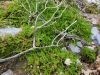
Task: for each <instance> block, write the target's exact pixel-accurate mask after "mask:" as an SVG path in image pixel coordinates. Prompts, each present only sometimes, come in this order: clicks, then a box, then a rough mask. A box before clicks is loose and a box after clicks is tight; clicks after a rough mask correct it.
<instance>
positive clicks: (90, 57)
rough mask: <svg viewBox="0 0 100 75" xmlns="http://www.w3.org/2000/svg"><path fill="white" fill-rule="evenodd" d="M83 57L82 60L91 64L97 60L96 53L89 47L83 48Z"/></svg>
mask: <svg viewBox="0 0 100 75" xmlns="http://www.w3.org/2000/svg"><path fill="white" fill-rule="evenodd" d="M81 55H82V59H83V60H85V61H86V62H89V63H91V62H94V60H95V59H96V51H95V50H91V49H90V48H88V47H83V48H82V50H81Z"/></svg>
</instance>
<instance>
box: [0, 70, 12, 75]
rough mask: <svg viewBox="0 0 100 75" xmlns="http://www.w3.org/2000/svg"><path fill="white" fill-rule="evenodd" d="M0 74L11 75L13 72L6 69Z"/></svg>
mask: <svg viewBox="0 0 100 75" xmlns="http://www.w3.org/2000/svg"><path fill="white" fill-rule="evenodd" d="M1 75H13V72H12V71H11V70H10V69H8V70H7V71H6V72H4V73H2V74H1Z"/></svg>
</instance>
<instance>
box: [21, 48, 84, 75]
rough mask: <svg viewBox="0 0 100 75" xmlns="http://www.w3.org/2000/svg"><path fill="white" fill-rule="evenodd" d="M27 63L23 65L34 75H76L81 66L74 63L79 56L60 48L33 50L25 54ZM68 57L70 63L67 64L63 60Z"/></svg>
mask: <svg viewBox="0 0 100 75" xmlns="http://www.w3.org/2000/svg"><path fill="white" fill-rule="evenodd" d="M25 58H26V60H27V64H26V65H24V66H23V69H26V70H27V71H28V72H29V73H31V74H34V75H39V74H40V73H41V74H43V75H60V73H62V75H78V74H79V73H80V70H81V68H82V66H80V65H77V64H76V59H78V58H79V57H78V56H77V55H76V54H75V53H73V52H72V51H61V50H60V48H56V47H53V48H45V49H42V50H41V49H40V50H34V51H32V52H30V53H27V54H26V55H25ZM67 58H69V59H70V60H71V61H72V63H71V64H70V65H69V66H66V65H65V64H64V61H65V60H66V59H67Z"/></svg>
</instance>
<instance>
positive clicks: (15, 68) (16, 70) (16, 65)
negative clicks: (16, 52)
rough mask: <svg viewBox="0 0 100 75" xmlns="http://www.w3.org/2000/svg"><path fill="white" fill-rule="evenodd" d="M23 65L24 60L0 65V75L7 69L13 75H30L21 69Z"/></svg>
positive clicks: (15, 60)
mask: <svg viewBox="0 0 100 75" xmlns="http://www.w3.org/2000/svg"><path fill="white" fill-rule="evenodd" d="M25 63H26V61H25V60H22V61H19V59H14V60H10V61H7V62H4V63H0V75H1V74H2V73H3V72H5V71H7V70H8V69H10V70H11V71H12V72H13V75H30V74H29V73H28V72H26V71H25V70H23V69H22V68H21V67H22V66H23V65H24V64H25Z"/></svg>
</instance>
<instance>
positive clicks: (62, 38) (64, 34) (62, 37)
mask: <svg viewBox="0 0 100 75" xmlns="http://www.w3.org/2000/svg"><path fill="white" fill-rule="evenodd" d="M66 35H67V34H66V33H64V35H63V36H62V37H61V38H60V39H59V40H58V42H57V45H59V42H60V41H61V40H62V39H64V37H65V36H66Z"/></svg>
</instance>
